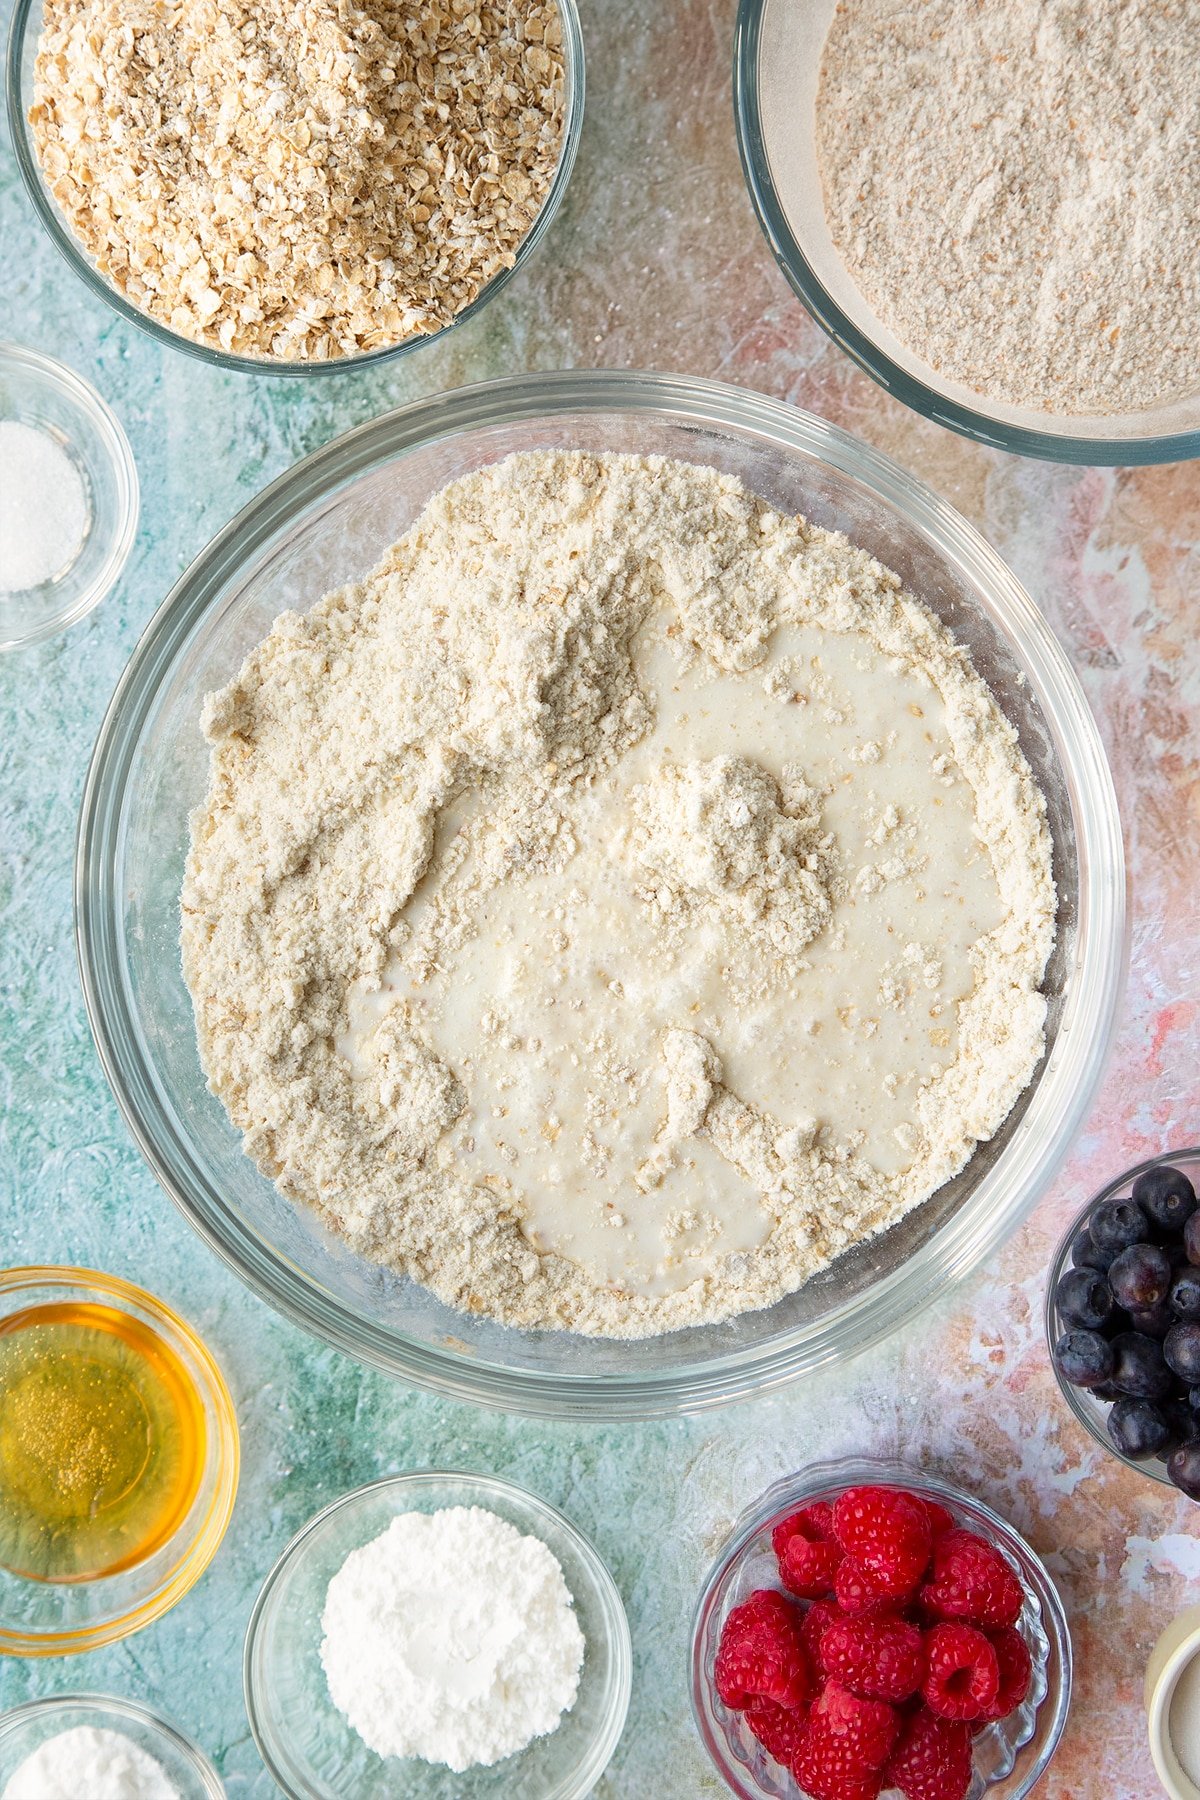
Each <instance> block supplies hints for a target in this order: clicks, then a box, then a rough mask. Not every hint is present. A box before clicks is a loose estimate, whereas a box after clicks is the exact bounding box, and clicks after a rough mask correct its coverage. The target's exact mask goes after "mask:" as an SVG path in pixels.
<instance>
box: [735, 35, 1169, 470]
mask: <svg viewBox="0 0 1200 1800" xmlns="http://www.w3.org/2000/svg"><path fill="white" fill-rule="evenodd" d="M912 19H913V15H911V14H910V13H909V12H908V11H907V9H905V8H899V7H894V6H890V5H887V4H884V3H883V0H849V3H842V0H740V4H739V7H738V18H737V28H736V37H735V49H734V109H735V115H736V124H737V133H738V145H739V149H740V151H741V159H742V168H743V172H744V174H745V178H746V184H747V187H748V189H749V192H750V197H751V200H752V202H753V205H754V208H755V212H756V213H757V215H758V221H759V225H760V226H761V228H762V231H763V235H764V237H765V238H766V241H767V243H768V245H769V247H770V249H771V252H772V254H773V255H774V257H775V260H776V262H777V263H778V264H779V267H780V268H781V270H782V271H783V274H784V276H785V277H786V279H787V281H788V283H789V285H790V286H791V288H792V290H793V292H794V293H795V294H796V295H797V296H798V298H799V299H800V300H801V301H802V302H803V304H804V306H805V307H806V308H807V310H808V312H809V313H810V314H811V315H812V317H813V318H814V319H815V320H816V322H817V324H818V325H819V326H820V327H821V329H822V330H823V331H824V332H826V333H827V335H828V336H829V337H830V338H831V339H832V340H833V342H834V343H835V344H836V345H837V346H838V348H839V349H840V350H843V351H844V352H845V353H846V354H847V355H848V356H849V357H851V358H852V359H853V360H854V362H856V363H857V364H858V366H859V368H861V369H863V370H864V371H865V372H866V373H867V374H868V375H870V376H871V377H872V379H873V380H875V381H877V382H878V383H879V385H880V386H881V387H883V388H885V389H886V390H887V392H888V393H889V394H892V395H894V396H895V398H896V399H898V400H900V401H902V402H903V403H904V405H906V406H909V407H912V408H913V410H914V411H916V412H918V413H921V414H923V415H924V417H926V418H929V419H933V420H934V421H935V422H936V423H937V424H939V425H944V426H947V427H948V428H949V429H950V430H952V431H957V432H960V433H962V434H963V435H964V436H965V437H970V438H974V439H975V440H976V441H977V442H979V443H984V444H990V445H993V446H995V447H997V448H999V449H1002V450H1008V451H1012V452H1015V453H1016V454H1018V455H1022V456H1037V457H1045V458H1048V459H1050V460H1051V461H1055V462H1065V463H1077V464H1083V465H1087V466H1094V465H1097V464H1118V465H1127V464H1132V463H1139V464H1140V463H1160V462H1177V461H1183V460H1187V459H1190V458H1192V457H1194V456H1196V455H1197V454H1198V453H1200V359H1198V358H1197V356H1196V355H1195V347H1194V336H1193V334H1192V332H1191V329H1190V321H1191V320H1192V318H1193V317H1194V315H1195V310H1196V296H1197V294H1198V293H1200V285H1198V282H1200V278H1198V276H1197V271H1196V262H1195V257H1194V255H1193V253H1192V238H1193V235H1194V234H1193V232H1192V229H1191V224H1190V221H1191V220H1192V218H1193V217H1194V214H1195V210H1196V197H1197V195H1198V194H1200V167H1198V165H1197V162H1196V159H1195V157H1194V156H1193V155H1192V151H1191V141H1190V138H1189V136H1188V134H1187V133H1186V132H1182V131H1180V130H1178V129H1177V121H1178V119H1179V118H1181V117H1183V116H1185V115H1186V113H1187V112H1188V111H1189V110H1190V103H1189V102H1187V101H1186V100H1184V101H1182V102H1181V98H1180V96H1181V93H1182V91H1183V84H1184V83H1186V82H1187V81H1188V80H1189V79H1190V69H1191V61H1190V56H1189V51H1188V45H1187V41H1186V38H1187V32H1188V29H1189V21H1188V20H1187V19H1186V18H1185V17H1184V16H1183V15H1182V14H1181V15H1179V16H1178V18H1176V19H1172V20H1171V21H1170V22H1169V23H1167V24H1166V25H1164V28H1163V29H1161V30H1160V29H1159V25H1158V23H1157V22H1155V23H1153V24H1152V23H1151V22H1150V21H1149V19H1148V18H1144V17H1142V16H1140V15H1139V16H1136V17H1135V16H1133V15H1131V14H1130V13H1129V11H1128V9H1127V8H1123V7H1122V5H1121V4H1120V0H1105V3H1104V4H1097V5H1095V6H1093V7H1090V8H1088V9H1087V12H1086V15H1080V14H1079V13H1078V12H1076V11H1074V10H1072V9H1071V8H1069V7H1065V6H1064V7H1052V8H1051V9H1050V11H1049V12H1048V13H1047V14H1046V16H1045V18H1044V19H1043V21H1042V23H1041V28H1039V30H1038V31H1036V32H1031V31H1029V30H1028V29H1026V22H1025V19H1024V17H1023V14H1022V12H1021V9H1020V8H1019V7H1016V6H995V7H962V6H958V5H957V4H956V3H955V0H935V3H934V4H932V5H930V6H927V7H925V8H923V9H922V10H921V28H920V30H919V31H917V30H914V29H912ZM931 46H932V47H933V48H932V49H931ZM1034 94H1036V95H1038V96H1039V97H1040V98H1039V100H1038V102H1037V103H1036V104H1035V105H1033V106H1030V105H1029V104H1028V102H1029V99H1030V96H1031V95H1034Z"/></svg>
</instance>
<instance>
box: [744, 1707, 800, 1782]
mask: <svg viewBox="0 0 1200 1800" xmlns="http://www.w3.org/2000/svg"><path fill="white" fill-rule="evenodd" d="M745 1719H746V1723H747V1725H748V1726H749V1727H750V1729H751V1731H752V1732H753V1733H754V1735H755V1737H756V1738H757V1739H758V1741H759V1743H760V1744H761V1745H762V1747H763V1749H764V1750H765V1751H766V1752H767V1755H768V1756H773V1757H774V1758H775V1761H776V1762H778V1763H782V1764H783V1765H784V1767H785V1768H789V1769H790V1768H791V1766H792V1758H793V1757H794V1756H795V1754H796V1751H797V1750H798V1749H799V1747H800V1736H801V1733H802V1732H803V1730H804V1714H803V1712H793V1711H792V1710H791V1708H790V1707H786V1706H776V1704H775V1702H774V1701H773V1700H751V1702H750V1704H749V1705H748V1706H747V1708H746V1712H745Z"/></svg>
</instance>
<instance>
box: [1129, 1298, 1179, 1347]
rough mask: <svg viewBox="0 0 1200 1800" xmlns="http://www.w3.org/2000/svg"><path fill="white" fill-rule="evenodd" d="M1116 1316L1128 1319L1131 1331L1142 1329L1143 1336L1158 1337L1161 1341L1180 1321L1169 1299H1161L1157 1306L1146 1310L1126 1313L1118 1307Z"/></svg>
mask: <svg viewBox="0 0 1200 1800" xmlns="http://www.w3.org/2000/svg"><path fill="white" fill-rule="evenodd" d="M1116 1316H1117V1317H1118V1318H1122V1317H1124V1318H1126V1319H1128V1320H1129V1328H1130V1330H1131V1331H1140V1332H1141V1334H1142V1336H1143V1337H1152V1338H1158V1339H1159V1341H1160V1342H1161V1341H1162V1339H1163V1338H1165V1337H1166V1335H1167V1333H1168V1331H1170V1329H1171V1327H1172V1326H1173V1325H1177V1324H1178V1322H1179V1321H1178V1320H1177V1318H1176V1317H1175V1314H1174V1313H1173V1312H1172V1311H1171V1304H1170V1301H1168V1300H1160V1301H1159V1303H1158V1305H1157V1306H1149V1307H1147V1308H1146V1311H1145V1312H1132V1313H1126V1312H1123V1311H1122V1309H1121V1308H1118V1309H1117V1315H1116Z"/></svg>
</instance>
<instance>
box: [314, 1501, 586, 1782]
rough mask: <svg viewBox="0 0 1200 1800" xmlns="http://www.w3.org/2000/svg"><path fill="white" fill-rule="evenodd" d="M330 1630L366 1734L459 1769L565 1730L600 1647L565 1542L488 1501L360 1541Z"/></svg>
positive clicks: (378, 1747) (413, 1516) (336, 1661)
mask: <svg viewBox="0 0 1200 1800" xmlns="http://www.w3.org/2000/svg"><path fill="white" fill-rule="evenodd" d="M321 1631H322V1638H321V1664H322V1667H323V1668H324V1670H325V1679H326V1681H327V1682H328V1684H329V1693H330V1697H331V1699H332V1700H333V1703H334V1705H335V1706H336V1707H337V1708H338V1710H339V1712H341V1713H343V1714H344V1715H345V1717H346V1719H347V1720H348V1721H349V1723H350V1724H351V1725H352V1726H353V1728H354V1730H355V1731H356V1732H357V1733H358V1735H359V1736H360V1737H361V1738H362V1740H363V1742H364V1743H366V1744H367V1745H369V1746H370V1748H371V1749H372V1750H374V1751H375V1753H376V1755H377V1756H419V1757H421V1758H423V1759H424V1760H425V1761H426V1762H432V1763H441V1764H443V1765H445V1766H446V1767H447V1768H450V1769H453V1770H454V1771H455V1772H456V1773H458V1774H461V1773H462V1771H463V1770H464V1769H472V1768H478V1767H480V1766H490V1765H491V1764H492V1763H496V1762H499V1761H500V1760H501V1759H502V1758H503V1757H506V1756H512V1755H514V1754H515V1753H516V1752H517V1751H518V1750H523V1749H524V1748H525V1746H526V1744H529V1743H531V1742H532V1741H533V1739H534V1738H537V1737H545V1736H546V1734H547V1733H548V1732H551V1731H553V1730H554V1729H555V1727H556V1726H557V1725H558V1724H559V1722H560V1721H561V1719H562V1716H563V1714H564V1713H565V1712H569V1711H570V1710H571V1708H572V1706H574V1704H575V1698H576V1695H577V1694H578V1692H579V1673H580V1670H581V1668H582V1667H583V1658H584V1651H585V1649H586V1645H585V1642H584V1636H583V1632H582V1631H581V1630H580V1627H579V1621H578V1619H577V1618H576V1617H575V1608H574V1604H573V1602H572V1599H571V1594H570V1591H569V1589H568V1587H567V1584H566V1580H565V1578H564V1576H563V1572H562V1565H561V1564H560V1563H559V1561H558V1558H557V1557H556V1556H555V1555H554V1552H553V1551H552V1550H551V1549H550V1548H549V1546H548V1545H546V1544H543V1543H542V1541H541V1539H540V1538H535V1537H529V1536H526V1535H524V1534H523V1533H521V1532H519V1531H518V1530H517V1528H516V1526H515V1525H510V1524H509V1522H508V1520H507V1519H502V1518H500V1517H499V1516H498V1515H497V1514H496V1513H493V1512H489V1511H488V1510H487V1509H486V1507H482V1506H445V1507H442V1508H440V1509H439V1510H438V1511H437V1512H433V1513H421V1512H410V1513H400V1514H399V1515H398V1516H397V1517H396V1518H394V1519H393V1520H392V1522H391V1524H390V1525H389V1526H388V1528H387V1530H386V1531H384V1532H381V1533H380V1535H379V1536H378V1537H376V1538H373V1539H372V1540H371V1542H370V1543H368V1544H363V1545H362V1546H361V1547H360V1548H359V1549H357V1550H352V1551H351V1552H350V1554H349V1556H348V1557H347V1558H346V1560H345V1562H344V1563H343V1564H342V1566H341V1568H340V1569H339V1570H338V1572H337V1574H336V1575H335V1576H334V1577H333V1580H332V1581H331V1582H330V1583H329V1588H328V1591H327V1593H326V1597H325V1606H324V1610H323V1612H322V1615H321Z"/></svg>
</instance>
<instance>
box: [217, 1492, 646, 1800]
mask: <svg viewBox="0 0 1200 1800" xmlns="http://www.w3.org/2000/svg"><path fill="white" fill-rule="evenodd" d="M445 1506H481V1507H485V1508H487V1509H488V1510H489V1511H490V1512H494V1513H498V1514H499V1515H500V1517H501V1518H503V1519H507V1520H508V1521H509V1523H510V1524H512V1525H515V1526H516V1527H517V1529H518V1530H519V1531H521V1532H523V1533H524V1534H526V1535H527V1536H529V1537H536V1538H540V1539H541V1541H542V1542H543V1543H544V1544H546V1545H548V1546H549V1548H550V1549H551V1550H552V1551H553V1553H554V1555H555V1556H556V1557H557V1558H558V1561H559V1563H560V1564H561V1566H562V1571H563V1575H564V1577H565V1579H566V1583H567V1588H568V1590H569V1592H570V1594H571V1598H572V1600H573V1601H574V1603H575V1614H576V1617H577V1619H578V1620H579V1625H580V1629H581V1630H582V1632H583V1635H584V1638H585V1640H586V1649H585V1651H584V1661H583V1669H582V1672H581V1674H580V1680H579V1692H578V1694H577V1696H576V1699H575V1704H574V1706H573V1707H572V1708H571V1710H570V1712H568V1713H566V1714H564V1715H563V1718H562V1719H561V1721H560V1723H559V1725H558V1728H557V1730H555V1731H552V1732H550V1733H549V1734H548V1735H547V1736H545V1737H542V1738H535V1739H534V1741H533V1742H532V1743H531V1744H530V1745H529V1746H528V1747H527V1748H526V1749H524V1750H521V1751H518V1752H517V1754H516V1755H515V1756H509V1757H506V1758H505V1759H504V1761H503V1762H498V1763H495V1764H493V1765H492V1767H491V1768H477V1769H468V1770H467V1771H466V1773H465V1774H462V1775H456V1774H454V1773H453V1772H452V1771H451V1770H449V1769H447V1768H445V1767H440V1766H436V1765H434V1764H432V1763H426V1762H422V1761H420V1760H419V1759H416V1758H407V1759H405V1760H404V1761H400V1760H398V1759H396V1758H395V1757H387V1758H384V1757H380V1756H377V1755H376V1754H375V1752H374V1751H373V1750H369V1749H368V1748H367V1746H366V1744H364V1743H363V1741H362V1739H361V1738H360V1737H359V1736H358V1734H357V1732H356V1731H354V1730H353V1728H352V1727H351V1726H350V1725H349V1724H348V1722H347V1721H346V1719H345V1718H344V1717H343V1716H342V1714H341V1713H339V1712H338V1710H337V1708H336V1707H335V1706H334V1704H333V1701H332V1700H331V1699H330V1696H329V1688H328V1685H327V1683H326V1680H325V1672H324V1669H323V1668H322V1666H321V1656H320V1647H321V1613H322V1611H323V1609H324V1605H325V1593H326V1590H327V1588H328V1586H329V1583H330V1580H331V1579H332V1577H333V1576H334V1575H335V1574H336V1573H337V1571H338V1570H339V1569H340V1568H341V1566H342V1564H343V1562H344V1561H345V1560H346V1557H347V1556H348V1555H349V1554H350V1552H351V1551H352V1550H356V1549H358V1548H359V1547H360V1546H361V1545H363V1544H366V1543H369V1542H370V1541H371V1539H372V1538H375V1537H377V1536H378V1535H379V1534H380V1532H382V1531H385V1530H386V1529H387V1527H388V1525H389V1523H390V1522H391V1520H392V1519H393V1518H395V1517H397V1515H399V1514H400V1513H407V1512H435V1511H437V1510H438V1509H439V1508H441V1507H445ZM244 1675H245V1689H246V1711H247V1714H248V1715H249V1719H250V1729H251V1731H252V1732H253V1734H254V1741H255V1743H256V1744H257V1746H258V1750H259V1754H260V1755H261V1757H262V1759H263V1761H264V1762H265V1763H266V1765H267V1768H268V1769H269V1771H270V1773H271V1775H272V1776H273V1778H274V1779H275V1781H277V1782H278V1784H279V1786H280V1787H281V1788H282V1789H283V1791H284V1793H285V1794H288V1795H291V1796H292V1800H393V1797H394V1796H396V1795H397V1794H399V1793H400V1792H403V1794H404V1800H492V1797H495V1800H500V1797H503V1800H583V1796H584V1795H585V1794H589V1793H590V1792H591V1790H592V1788H593V1786H594V1785H595V1783H596V1782H597V1781H599V1779H600V1777H601V1775H602V1774H603V1773H604V1770H605V1769H606V1768H607V1766H608V1763H609V1759H610V1758H611V1756H612V1753H613V1751H614V1750H615V1749H616V1746H617V1740H618V1739H619V1737H620V1735H621V1731H622V1729H623V1727H624V1724H625V1715H626V1713H627V1712H628V1710H629V1695H630V1691H631V1685H632V1679H633V1652H632V1646H631V1643H630V1638H629V1625H628V1622H627V1620H626V1617H625V1608H624V1606H623V1605H622V1603H621V1596H620V1594H619V1593H618V1592H617V1587H616V1583H615V1582H614V1581H613V1578H612V1576H611V1575H610V1574H609V1572H608V1570H607V1568H606V1567H605V1565H604V1563H603V1562H602V1561H601V1560H600V1557H599V1556H598V1555H597V1553H596V1551H595V1550H594V1549H593V1548H592V1546H591V1544H590V1543H589V1542H588V1540H587V1539H586V1538H585V1537H584V1536H583V1534H582V1533H581V1532H579V1531H577V1530H576V1528H575V1526H574V1525H572V1524H571V1522H570V1520H569V1519H566V1518H564V1516H563V1515H562V1513H560V1512H558V1511H557V1510H556V1509H555V1508H554V1507H552V1506H549V1505H547V1503H546V1502H545V1501H544V1500H540V1499H538V1497H537V1495H536V1494H531V1493H528V1492H527V1491H526V1490H525V1489H524V1488H519V1487H515V1486H514V1485H513V1484H512V1483H511V1482H507V1481H497V1480H495V1479H493V1478H491V1477H489V1476H485V1475H470V1474H458V1473H453V1472H450V1473H432V1474H417V1475H394V1476H389V1477H388V1478H387V1479H385V1480H383V1481H374V1482H371V1483H370V1484H369V1485H368V1486H367V1487H362V1488H358V1489H356V1490H355V1492H353V1493H350V1494H344V1495H343V1496H342V1498H341V1499H340V1500H335V1501H334V1502H333V1504H332V1506H327V1507H326V1508H325V1510H324V1511H323V1512H319V1513H318V1514H317V1515H316V1517H315V1518H314V1519H310V1520H309V1522H308V1524H307V1525H306V1526H305V1527H304V1528H303V1530H302V1531H299V1532H298V1533H297V1534H296V1536H295V1537H294V1538H293V1539H292V1541H291V1543H290V1544H289V1545H288V1546H287V1548H286V1550H285V1551H284V1552H283V1555H282V1556H281V1557H280V1558H279V1561H278V1562H277V1563H276V1564H275V1567H274V1568H273V1569H272V1570H271V1573H270V1574H269V1575H268V1576H267V1579H266V1581H265V1582H264V1583H263V1586H262V1590H261V1592H260V1593H259V1596H258V1599H257V1600H256V1602H255V1605H254V1611H253V1613H252V1614H251V1616H250V1624H249V1627H248V1629H247V1632H246V1653H245V1660H244Z"/></svg>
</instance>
